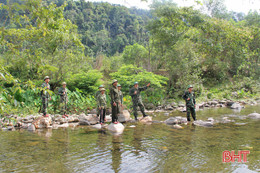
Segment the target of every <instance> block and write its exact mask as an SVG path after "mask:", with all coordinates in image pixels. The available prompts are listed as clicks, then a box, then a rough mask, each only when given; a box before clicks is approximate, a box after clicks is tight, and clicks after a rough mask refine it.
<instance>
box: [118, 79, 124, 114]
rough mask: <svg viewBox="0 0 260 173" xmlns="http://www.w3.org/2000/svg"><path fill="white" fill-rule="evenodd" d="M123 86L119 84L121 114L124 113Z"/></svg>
mask: <svg viewBox="0 0 260 173" xmlns="http://www.w3.org/2000/svg"><path fill="white" fill-rule="evenodd" d="M121 88H122V86H121V85H120V84H117V89H118V95H119V101H120V107H119V112H122V111H123V110H122V109H123V93H122V91H121Z"/></svg>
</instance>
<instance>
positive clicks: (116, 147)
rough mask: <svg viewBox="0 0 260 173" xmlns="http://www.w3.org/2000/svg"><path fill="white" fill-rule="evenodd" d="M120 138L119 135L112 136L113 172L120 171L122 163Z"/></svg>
mask: <svg viewBox="0 0 260 173" xmlns="http://www.w3.org/2000/svg"><path fill="white" fill-rule="evenodd" d="M122 142H123V140H122V136H121V135H113V136H112V150H111V155H112V168H113V170H114V172H116V173H117V172H119V171H120V165H121V162H122V150H123V149H122Z"/></svg>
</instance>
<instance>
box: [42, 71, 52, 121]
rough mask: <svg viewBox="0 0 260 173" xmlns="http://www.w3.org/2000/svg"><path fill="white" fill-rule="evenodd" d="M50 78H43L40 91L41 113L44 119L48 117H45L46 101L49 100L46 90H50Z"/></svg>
mask: <svg viewBox="0 0 260 173" xmlns="http://www.w3.org/2000/svg"><path fill="white" fill-rule="evenodd" d="M49 82H50V77H49V76H45V77H44V82H43V84H42V90H41V99H42V113H43V116H44V117H48V116H49V115H47V108H48V101H49V99H50V100H51V97H50V94H49V92H48V90H50V88H51V87H50V84H49Z"/></svg>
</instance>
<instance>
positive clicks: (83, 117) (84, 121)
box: [79, 114, 90, 125]
mask: <svg viewBox="0 0 260 173" xmlns="http://www.w3.org/2000/svg"><path fill="white" fill-rule="evenodd" d="M79 125H90V122H89V121H88V116H86V115H85V114H80V115H79Z"/></svg>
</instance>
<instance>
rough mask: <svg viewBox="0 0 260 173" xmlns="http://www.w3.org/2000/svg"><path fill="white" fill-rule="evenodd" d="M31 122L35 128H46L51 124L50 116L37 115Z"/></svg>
mask: <svg viewBox="0 0 260 173" xmlns="http://www.w3.org/2000/svg"><path fill="white" fill-rule="evenodd" d="M32 124H33V125H34V126H35V128H36V129H42V128H48V127H49V126H50V125H51V124H52V119H51V117H50V116H49V117H43V116H41V117H38V118H37V119H35V120H34V121H33V122H32Z"/></svg>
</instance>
